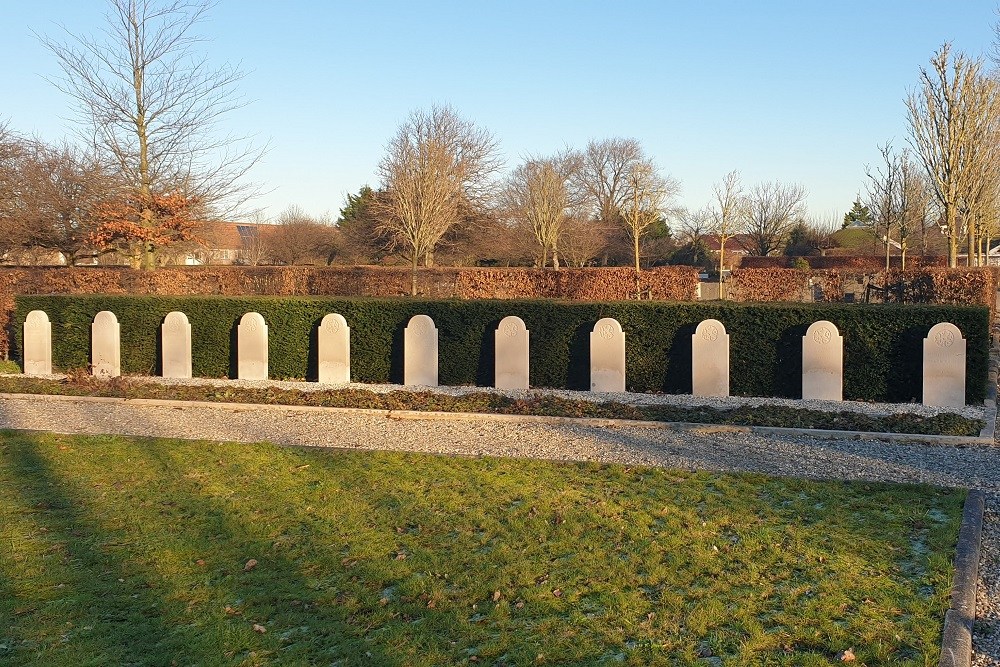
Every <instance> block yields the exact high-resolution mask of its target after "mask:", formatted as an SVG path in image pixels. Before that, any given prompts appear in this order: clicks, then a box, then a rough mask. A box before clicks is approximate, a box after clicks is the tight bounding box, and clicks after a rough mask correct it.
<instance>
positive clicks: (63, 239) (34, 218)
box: [21, 141, 116, 265]
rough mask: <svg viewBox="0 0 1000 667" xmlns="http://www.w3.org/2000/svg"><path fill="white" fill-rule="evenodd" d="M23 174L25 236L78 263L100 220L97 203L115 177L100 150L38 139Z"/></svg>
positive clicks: (68, 260)
mask: <svg viewBox="0 0 1000 667" xmlns="http://www.w3.org/2000/svg"><path fill="white" fill-rule="evenodd" d="M21 175H22V179H23V183H24V186H25V187H24V190H23V193H22V197H23V207H22V216H23V223H24V225H25V229H26V232H27V239H26V241H25V242H26V243H27V245H29V246H31V247H32V248H36V249H37V248H42V249H47V250H49V251H52V250H54V251H57V252H59V253H61V254H62V256H63V258H64V260H65V261H66V263H67V264H70V265H72V264H74V263H75V261H76V259H77V255H78V254H79V253H80V252H81V251H82V250H84V249H85V248H86V247H87V246H88V239H89V237H90V234H91V233H92V232H93V230H94V227H95V225H96V221H95V219H94V207H95V206H96V205H97V204H98V203H99V202H100V201H101V199H102V198H103V197H104V196H105V193H106V192H107V191H108V190H109V189H112V188H114V187H115V185H116V182H115V180H114V179H113V178H111V177H110V176H109V175H108V174H107V173H106V172H105V171H104V169H103V168H102V166H101V164H100V162H99V161H98V160H97V158H96V156H94V155H91V154H87V153H85V152H83V151H81V150H80V149H79V148H77V147H75V146H73V145H71V144H63V145H61V146H49V145H47V144H44V143H42V142H40V141H35V142H32V143H31V145H30V150H29V151H28V152H27V153H26V157H25V159H24V161H23V166H22V172H21ZM50 254H51V253H50Z"/></svg>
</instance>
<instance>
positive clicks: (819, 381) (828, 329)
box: [802, 320, 844, 401]
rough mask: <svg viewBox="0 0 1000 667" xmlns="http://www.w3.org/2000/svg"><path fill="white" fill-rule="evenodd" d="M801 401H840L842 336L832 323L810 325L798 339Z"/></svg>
mask: <svg viewBox="0 0 1000 667" xmlns="http://www.w3.org/2000/svg"><path fill="white" fill-rule="evenodd" d="M802 398H803V399H806V400H808V399H816V400H821V401H842V400H844V337H843V336H841V335H840V332H839V331H838V330H837V326H836V325H835V324H833V322H827V321H826V320H820V321H819V322H813V323H812V324H811V325H809V328H808V329H807V330H806V335H805V336H803V337H802Z"/></svg>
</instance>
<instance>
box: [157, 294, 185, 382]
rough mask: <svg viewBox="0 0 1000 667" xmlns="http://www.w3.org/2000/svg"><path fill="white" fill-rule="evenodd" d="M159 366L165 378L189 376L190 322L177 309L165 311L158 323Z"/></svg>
mask: <svg viewBox="0 0 1000 667" xmlns="http://www.w3.org/2000/svg"><path fill="white" fill-rule="evenodd" d="M160 343H161V345H160V347H161V350H162V359H161V366H162V367H163V377H165V378H190V377H191V323H190V322H188V318H187V315H185V314H184V313H182V312H179V311H176V310H175V311H173V312H170V313H167V316H166V317H165V318H163V324H161V325H160Z"/></svg>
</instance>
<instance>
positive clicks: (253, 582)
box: [0, 436, 404, 667]
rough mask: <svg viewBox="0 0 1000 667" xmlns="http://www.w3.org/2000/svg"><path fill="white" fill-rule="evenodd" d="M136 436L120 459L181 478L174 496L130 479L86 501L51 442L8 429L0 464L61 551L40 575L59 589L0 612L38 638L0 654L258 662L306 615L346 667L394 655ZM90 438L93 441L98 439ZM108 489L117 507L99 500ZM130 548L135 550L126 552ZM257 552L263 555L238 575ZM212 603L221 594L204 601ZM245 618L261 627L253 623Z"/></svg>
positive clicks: (389, 660) (47, 659)
mask: <svg viewBox="0 0 1000 667" xmlns="http://www.w3.org/2000/svg"><path fill="white" fill-rule="evenodd" d="M140 442H141V444H142V445H143V446H142V447H134V446H133V447H129V448H128V451H127V454H128V462H127V463H128V466H127V469H129V470H133V471H135V475H136V476H138V477H142V476H143V469H146V470H147V471H148V470H149V469H158V470H157V474H158V475H166V476H168V477H174V478H175V480H176V481H177V483H178V484H180V485H181V486H182V487H186V488H184V489H183V492H182V493H181V494H179V495H174V496H162V495H160V494H159V493H158V491H157V489H155V488H152V489H149V488H142V486H143V485H142V484H141V481H140V483H139V484H135V485H133V484H132V483H131V482H132V481H133V480H128V481H125V480H124V479H120V480H119V482H118V483H116V484H115V485H114V486H115V488H114V490H112V489H108V490H106V491H105V493H104V494H101V498H100V499H95V498H93V497H92V496H91V497H88V493H90V494H92V493H93V492H90V491H89V490H87V489H84V488H78V487H76V486H75V485H74V480H72V479H68V478H67V477H65V476H62V475H60V474H59V473H57V472H56V471H55V470H54V469H53V467H52V466H51V465H50V463H49V461H48V460H47V458H46V455H48V454H49V453H50V452H47V451H46V452H44V453H43V451H42V449H43V446H42V445H39V444H37V443H36V442H34V441H32V439H30V438H27V437H23V436H22V437H16V438H14V439H13V440H12V441H9V443H8V445H7V446H6V447H5V448H4V450H3V457H4V458H5V459H6V463H5V464H4V465H6V466H8V467H9V468H10V470H11V471H12V473H13V476H14V478H15V479H17V480H18V481H19V488H18V489H17V493H18V494H20V495H21V496H22V497H23V498H24V500H25V503H26V504H27V505H29V506H31V507H33V508H37V511H36V512H33V513H32V520H33V521H34V522H35V523H36V524H37V525H38V526H39V528H40V529H41V531H42V532H44V534H45V536H46V540H47V541H50V542H54V543H55V544H57V545H61V546H60V547H59V548H60V549H64V551H65V553H64V555H63V556H62V558H61V559H60V562H59V563H58V564H55V563H52V564H51V565H50V566H49V567H47V568H46V571H45V577H46V578H49V577H55V578H56V579H58V580H59V582H60V583H59V584H58V585H57V586H58V588H59V592H58V593H56V594H54V595H53V596H52V599H51V600H49V601H48V602H41V603H39V602H37V601H33V600H25V601H24V602H25V605H24V606H25V609H24V610H22V611H21V613H19V614H18V615H17V616H16V617H12V618H10V619H2V618H0V625H3V626H6V627H5V629H4V631H3V633H4V635H9V636H11V637H12V638H27V637H35V638H36V639H35V641H34V646H33V647H32V646H31V645H30V644H29V645H27V646H26V648H30V649H31V650H30V652H28V651H26V652H25V653H24V654H23V655H17V654H15V662H14V663H11V664H18V665H26V664H38V665H46V666H48V665H58V664H79V663H80V662H86V661H87V660H89V661H90V662H91V663H93V664H109V665H110V664H134V665H167V664H209V665H211V664H245V663H246V662H247V661H250V662H254V664H257V663H256V662H255V661H256V660H259V659H260V657H261V656H265V655H268V654H274V653H276V652H277V651H279V650H286V649H289V648H290V646H289V641H287V634H288V631H290V630H291V629H292V628H295V627H306V626H309V625H312V626H316V627H322V628H323V633H322V635H321V636H303V637H300V638H298V639H299V640H300V641H301V642H303V643H304V644H308V647H309V649H308V650H309V655H312V656H314V657H315V655H317V652H318V653H320V654H322V655H324V656H326V658H328V660H327V662H330V661H336V660H337V659H338V658H340V659H348V660H347V662H345V663H344V664H372V665H386V666H388V667H394V666H396V665H402V664H404V663H403V662H401V661H400V660H399V659H397V658H395V657H393V656H391V655H388V654H387V653H385V652H384V651H383V649H382V647H381V646H379V645H378V643H377V642H372V641H366V639H367V638H365V637H363V636H362V637H359V636H358V633H357V632H354V631H352V626H351V624H350V622H349V612H348V611H347V610H345V609H342V608H340V607H338V606H336V605H329V604H326V605H321V604H320V601H319V599H318V598H320V597H322V596H324V595H326V593H325V592H323V590H322V587H321V586H319V585H317V583H316V582H311V583H310V582H307V581H306V577H305V575H304V574H303V573H302V571H301V564H299V563H296V562H294V561H293V560H291V559H288V558H285V557H283V556H281V555H280V554H278V553H276V549H275V548H274V544H273V536H270V535H266V534H263V533H262V531H260V530H259V529H257V528H255V526H253V525H252V524H251V523H248V522H247V521H241V520H239V519H238V518H237V516H236V515H237V512H234V511H233V510H232V508H229V507H226V506H225V504H224V503H222V502H220V501H218V500H217V499H214V498H211V497H208V496H206V495H205V494H203V493H199V490H198V489H197V488H196V485H194V484H191V483H189V482H185V481H183V480H185V479H187V478H189V477H190V475H189V474H186V473H189V472H190V470H188V469H186V468H185V466H183V465H178V464H177V462H175V461H174V460H172V459H171V458H170V457H169V456H165V455H164V454H163V453H162V452H161V451H160V450H159V449H158V447H159V445H158V444H157V443H156V442H154V441H140ZM89 444H91V445H92V446H93V447H92V449H94V450H97V449H99V448H101V447H103V446H104V445H105V444H107V443H105V442H90V443H89ZM112 444H113V443H112ZM53 449H54V448H53ZM85 449H86V450H90V449H91V447H87V448H80V450H81V451H80V452H78V455H81V456H82V455H84V454H86V455H88V456H89V455H94V456H95V458H96V457H97V456H99V454H98V453H96V452H91V451H86V452H85V451H83V450H85ZM55 455H56V456H58V455H59V454H55ZM221 463H222V462H220V464H221ZM97 464H98V465H100V463H97ZM111 465H114V464H111ZM244 472H245V476H244V478H243V479H244V481H245V482H246V483H247V484H250V485H254V484H258V483H259V480H254V479H253V471H252V470H246V471H244ZM125 475H126V476H127V475H128V473H127V472H126V473H125ZM117 493H120V494H121V496H122V498H121V501H120V503H119V506H117V507H116V506H114V502H115V501H114V500H111V499H105V498H104V497H103V496H104V495H112V496H114V495H116V494H117ZM248 518H249V517H248ZM162 536H166V538H162ZM158 537H161V540H162V541H157V538H158ZM129 553H131V554H133V557H132V559H129V560H125V559H124V558H128V557H127V556H124V554H129ZM199 554H200V555H202V556H203V559H198V558H196V556H197V555H199ZM254 555H257V557H258V558H259V559H260V565H259V566H258V567H257V568H255V569H253V570H252V571H248V572H245V571H244V563H245V562H246V561H247V559H248V558H249V557H253V556H254ZM4 567H5V566H4V564H2V563H0V582H2V581H3V580H4V579H9V576H8V575H6V574H4V572H3V570H4ZM5 588H6V587H5ZM0 592H2V589H0ZM220 600H227V601H229V604H228V605H221V604H220V605H219V607H218V608H206V606H205V605H206V604H209V603H218V602H219V601H220ZM214 606H215V605H214V604H212V607H214ZM225 606H229V607H230V608H231V610H232V611H231V612H230V611H228V610H226V609H225V608H224V607H225ZM45 624H48V626H49V627H50V628H51V631H49V630H47V629H46V630H43V631H42V634H41V636H42V637H43V638H44V640H46V641H47V643H48V645H42V646H40V645H39V639H38V637H39V627H40V626H43V625H45ZM254 624H259V625H260V626H261V627H263V628H264V629H265V630H266V632H265V633H259V632H257V631H255V629H254ZM283 625H284V626H286V627H282V626H283ZM206 626H207V628H206ZM60 631H61V634H62V636H61V637H60ZM282 631H285V632H284V633H283V632H282ZM44 643H45V642H43V644H44ZM15 650H16V647H15ZM291 654H294V651H291V652H289V653H284V655H291ZM35 655H37V656H39V657H38V658H37V661H36V662H32V656H35ZM3 658H4V655H3V654H2V653H0V662H2V659H3ZM94 661H97V662H94ZM172 661H175V662H173V663H172Z"/></svg>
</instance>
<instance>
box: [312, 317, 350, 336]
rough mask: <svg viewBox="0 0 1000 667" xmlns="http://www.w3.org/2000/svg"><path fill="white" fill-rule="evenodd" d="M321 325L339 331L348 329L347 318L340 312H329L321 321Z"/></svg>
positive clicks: (335, 331)
mask: <svg viewBox="0 0 1000 667" xmlns="http://www.w3.org/2000/svg"><path fill="white" fill-rule="evenodd" d="M319 325H320V327H322V328H324V329H329V330H330V331H333V332H334V333H338V332H340V331H343V330H345V329H347V328H348V327H347V320H346V319H344V316H343V315H341V314H340V313H328V314H326V315H324V316H323V319H322V320H321V321H320V323H319Z"/></svg>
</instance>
